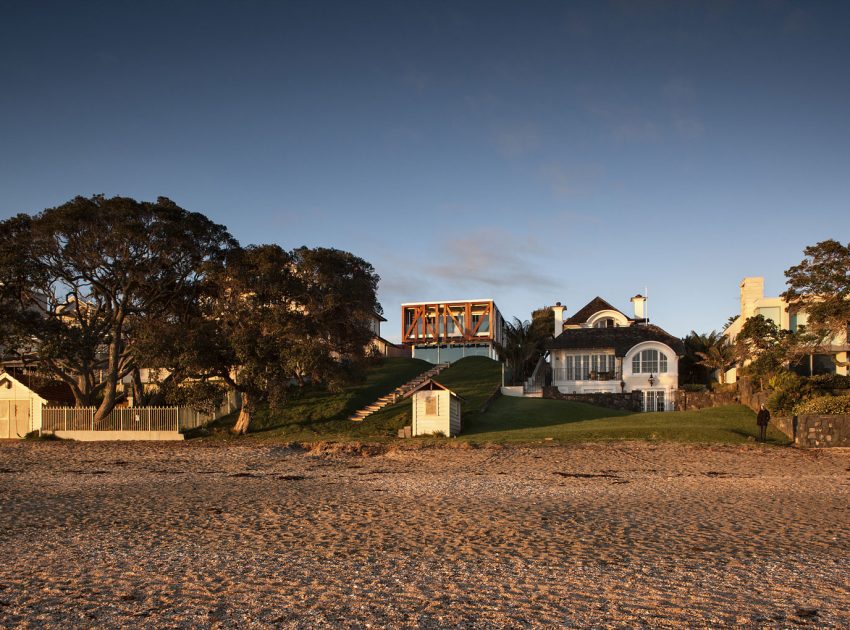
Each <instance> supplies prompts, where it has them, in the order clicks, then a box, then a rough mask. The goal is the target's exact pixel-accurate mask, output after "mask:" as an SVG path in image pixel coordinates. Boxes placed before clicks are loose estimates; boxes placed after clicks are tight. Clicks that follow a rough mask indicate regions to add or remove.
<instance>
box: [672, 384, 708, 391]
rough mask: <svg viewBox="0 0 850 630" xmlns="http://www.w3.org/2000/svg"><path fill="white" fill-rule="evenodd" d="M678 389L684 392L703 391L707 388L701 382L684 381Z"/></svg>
mask: <svg viewBox="0 0 850 630" xmlns="http://www.w3.org/2000/svg"><path fill="white" fill-rule="evenodd" d="M679 389H681V390H682V391H685V392H704V391H705V390H706V389H707V388H706V386H705V385H702V384H701V383H685V384H684V385H682V386H681V387H680V388H679Z"/></svg>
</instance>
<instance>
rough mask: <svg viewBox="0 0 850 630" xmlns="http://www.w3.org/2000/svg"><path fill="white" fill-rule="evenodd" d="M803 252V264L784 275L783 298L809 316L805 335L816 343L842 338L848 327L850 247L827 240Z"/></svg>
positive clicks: (849, 323) (849, 309)
mask: <svg viewBox="0 0 850 630" xmlns="http://www.w3.org/2000/svg"><path fill="white" fill-rule="evenodd" d="M803 253H804V254H805V256H806V257H805V258H804V259H803V261H802V262H800V264H799V265H795V266H793V267H791V268H790V269H788V270H787V271H786V272H785V277H786V278H787V281H786V283H787V285H788V289H787V290H786V291H785V292H784V293H783V294H782V297H783V298H784V299H785V300H786V301H787V302H788V303H789V304H790V305H792V306H797V307H802V308H804V309H805V311H806V313H808V322H807V324H806V332H807V333H808V334H810V335H812V337H813V341H814V342H815V343H823V342H825V341H827V340H828V339H830V338H835V337H837V338H839V339H841V338H843V336H844V335H846V334H847V332H848V325H850V244H848V245H847V246H844V245H842V244H841V243H839V242H838V241H836V240H832V239H830V240H826V241H821V242H820V243H818V244H817V245H811V246H809V247H806V248H805V250H803Z"/></svg>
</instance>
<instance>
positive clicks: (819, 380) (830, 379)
mask: <svg viewBox="0 0 850 630" xmlns="http://www.w3.org/2000/svg"><path fill="white" fill-rule="evenodd" d="M808 380H809V383H811V384H812V385H814V386H815V387H816V388H817V389H850V376H844V375H842V374H818V375H817V376H812V377H811V378H810V379H808Z"/></svg>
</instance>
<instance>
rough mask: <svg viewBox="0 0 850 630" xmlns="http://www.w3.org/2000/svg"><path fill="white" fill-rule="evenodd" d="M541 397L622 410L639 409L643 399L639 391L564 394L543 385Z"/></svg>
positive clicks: (555, 388)
mask: <svg viewBox="0 0 850 630" xmlns="http://www.w3.org/2000/svg"><path fill="white" fill-rule="evenodd" d="M543 398H551V399H553V400H572V401H574V402H583V403H587V404H588V405H596V406H597V407H605V408H607V409H620V410H623V411H640V410H641V404H642V400H643V394H642V393H641V392H629V393H627V394H613V393H606V392H594V393H591V394H564V393H562V392H561V391H560V390H559V389H558V388H557V387H544V388H543Z"/></svg>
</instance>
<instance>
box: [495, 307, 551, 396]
mask: <svg viewBox="0 0 850 630" xmlns="http://www.w3.org/2000/svg"><path fill="white" fill-rule="evenodd" d="M553 317H554V316H553ZM538 321H540V320H538ZM550 328H551V325H550ZM543 339H545V335H544V333H543V329H542V327H541V325H540V324H539V323H538V324H537V325H536V326H535V325H534V324H532V322H530V321H528V320H526V321H522V320H520V319H519V318H518V317H514V321H513V322H505V334H504V337H503V340H502V343H501V344H498V343H497V344H496V350H497V351H498V353H499V358H500V359H501V360H502V361H504V362H505V363H506V372H505V377H506V378H505V380H506V382H507V383H508V384H511V385H521V384H522V383H523V382H524V381H525V379H526V378H527V377H528V376H529V375H530V374H531V372H532V371H533V370H534V366H535V365H536V364H537V362H538V361H539V359H540V357H541V356H542V354H543V348H542V341H543Z"/></svg>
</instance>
